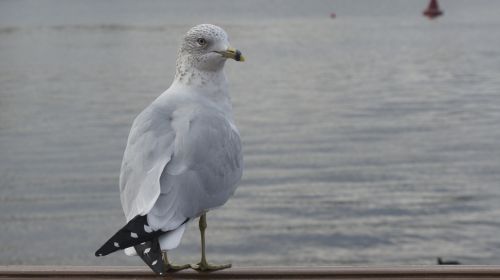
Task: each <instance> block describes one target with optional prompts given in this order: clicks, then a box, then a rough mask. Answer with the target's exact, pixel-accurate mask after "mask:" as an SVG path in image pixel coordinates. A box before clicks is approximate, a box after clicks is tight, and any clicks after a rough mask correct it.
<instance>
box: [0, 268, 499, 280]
mask: <svg viewBox="0 0 500 280" xmlns="http://www.w3.org/2000/svg"><path fill="white" fill-rule="evenodd" d="M35 278H38V279H40V278H45V279H49V278H57V279H154V278H156V279H161V277H157V276H155V275H154V274H153V273H152V272H151V271H150V270H149V269H148V268H145V267H119V266H118V267H104V266H0V279H2V280H3V279H35ZM165 279H351V280H353V279H370V280H379V279H390V280H397V279H427V280H431V279H460V280H468V279H500V266H465V265H458V266H437V265H436V266H356V267H344V266H338V267H335V266H332V267H236V268H232V269H229V270H223V271H218V272H212V273H198V272H195V271H192V270H185V271H180V272H177V273H175V274H169V275H168V276H166V277H165Z"/></svg>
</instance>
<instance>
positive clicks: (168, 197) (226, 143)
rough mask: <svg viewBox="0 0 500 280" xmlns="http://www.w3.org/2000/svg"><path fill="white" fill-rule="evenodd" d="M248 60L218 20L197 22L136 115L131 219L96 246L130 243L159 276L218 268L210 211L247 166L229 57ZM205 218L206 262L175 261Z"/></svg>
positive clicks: (129, 165)
mask: <svg viewBox="0 0 500 280" xmlns="http://www.w3.org/2000/svg"><path fill="white" fill-rule="evenodd" d="M227 59H234V60H236V61H244V60H245V59H244V57H243V56H242V54H241V52H240V51H238V50H236V49H234V48H232V47H231V46H230V44H229V41H228V35H227V33H226V32H225V31H224V30H223V29H222V28H220V27H218V26H215V25H212V24H201V25H197V26H195V27H193V28H191V29H190V30H189V31H188V32H187V34H186V35H185V36H184V38H183V41H182V44H181V47H180V49H179V51H178V56H177V62H176V73H175V78H174V81H173V82H172V85H171V86H170V87H169V88H168V89H167V90H166V91H165V92H163V93H162V94H161V95H160V96H159V97H158V98H156V99H155V100H154V101H153V102H152V103H151V104H150V105H149V106H148V107H146V108H145V109H144V110H143V111H142V112H141V113H140V114H139V115H138V116H137V117H136V118H135V120H134V122H133V124H132V128H131V130H130V134H129V137H128V141H127V147H126V149H125V153H124V156H123V161H122V165H121V172H120V198H121V203H122V207H123V211H124V213H125V217H126V220H127V224H126V225H125V226H124V227H123V228H121V229H120V230H119V231H118V232H117V233H116V234H115V235H113V236H112V237H111V238H110V239H109V240H108V241H107V242H106V243H104V245H102V247H101V248H99V249H98V250H97V251H96V252H95V255H96V256H105V255H108V254H110V253H113V252H115V251H118V250H121V249H125V253H126V254H127V255H139V257H140V258H141V259H142V260H143V261H144V262H145V263H146V264H147V265H148V266H149V267H150V268H151V269H152V270H153V271H154V272H155V273H156V274H158V275H164V274H165V273H166V272H172V271H177V270H181V269H186V268H193V269H195V270H197V271H213V270H219V269H225V268H229V267H231V264H225V265H212V264H209V263H208V262H207V258H206V255H205V229H206V228H207V212H208V211H209V210H212V209H214V208H217V207H220V206H222V205H223V204H224V203H225V202H226V201H227V200H228V199H229V198H230V197H231V196H232V195H233V193H234V191H235V190H236V187H237V183H238V182H239V181H240V179H241V175H242V172H243V157H242V149H241V140H240V134H239V132H238V129H237V128H236V125H235V123H234V120H233V113H232V105H231V100H230V97H229V93H228V86H227V79H226V76H225V74H224V64H225V62H226V60H227ZM198 217H199V229H200V236H201V261H200V262H199V263H198V264H194V265H190V264H186V265H174V264H172V263H170V262H169V260H168V257H167V252H168V251H169V250H172V249H175V248H176V247H177V246H179V244H180V241H181V238H182V236H183V233H184V230H185V228H186V224H187V223H188V222H190V221H193V220H194V219H196V218H198Z"/></svg>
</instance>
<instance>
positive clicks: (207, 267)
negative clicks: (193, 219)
mask: <svg viewBox="0 0 500 280" xmlns="http://www.w3.org/2000/svg"><path fill="white" fill-rule="evenodd" d="M199 225H200V235H201V261H200V262H199V263H198V264H194V265H191V268H193V269H194V270H197V271H205V272H209V271H215V270H221V269H226V268H230V267H231V264H223V265H212V264H209V263H208V262H207V258H206V256H205V230H206V229H207V214H206V213H204V214H203V215H201V216H200V224H199Z"/></svg>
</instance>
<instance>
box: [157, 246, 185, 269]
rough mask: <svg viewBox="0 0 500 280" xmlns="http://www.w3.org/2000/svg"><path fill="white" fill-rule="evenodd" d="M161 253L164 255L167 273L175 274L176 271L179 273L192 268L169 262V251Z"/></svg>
mask: <svg viewBox="0 0 500 280" xmlns="http://www.w3.org/2000/svg"><path fill="white" fill-rule="evenodd" d="M161 253H162V255H163V266H164V267H165V271H166V272H175V271H179V270H183V269H186V268H190V267H191V265H190V264H184V265H175V264H172V263H170V262H169V261H168V257H167V251H162V252H161Z"/></svg>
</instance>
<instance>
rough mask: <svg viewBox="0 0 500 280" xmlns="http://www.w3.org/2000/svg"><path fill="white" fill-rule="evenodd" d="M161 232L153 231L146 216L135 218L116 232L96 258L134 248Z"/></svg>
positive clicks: (99, 250)
mask: <svg viewBox="0 0 500 280" xmlns="http://www.w3.org/2000/svg"><path fill="white" fill-rule="evenodd" d="M162 233H163V232H162V231H161V230H159V231H153V230H152V229H151V228H150V227H149V224H148V219H147V216H139V215H138V216H135V217H134V218H133V219H132V220H130V221H129V222H128V223H127V224H126V225H125V226H124V227H123V228H121V229H120V230H119V231H118V232H116V233H115V234H114V235H113V236H112V237H111V238H110V239H109V240H108V241H106V243H104V245H102V246H101V248H99V249H98V250H97V251H96V252H95V256H96V257H101V256H106V255H109V254H111V253H114V252H116V251H118V250H122V249H125V248H128V247H132V246H135V245H137V244H140V243H142V242H145V241H149V240H151V239H153V238H155V237H158V236H159V235H160V234H162Z"/></svg>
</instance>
